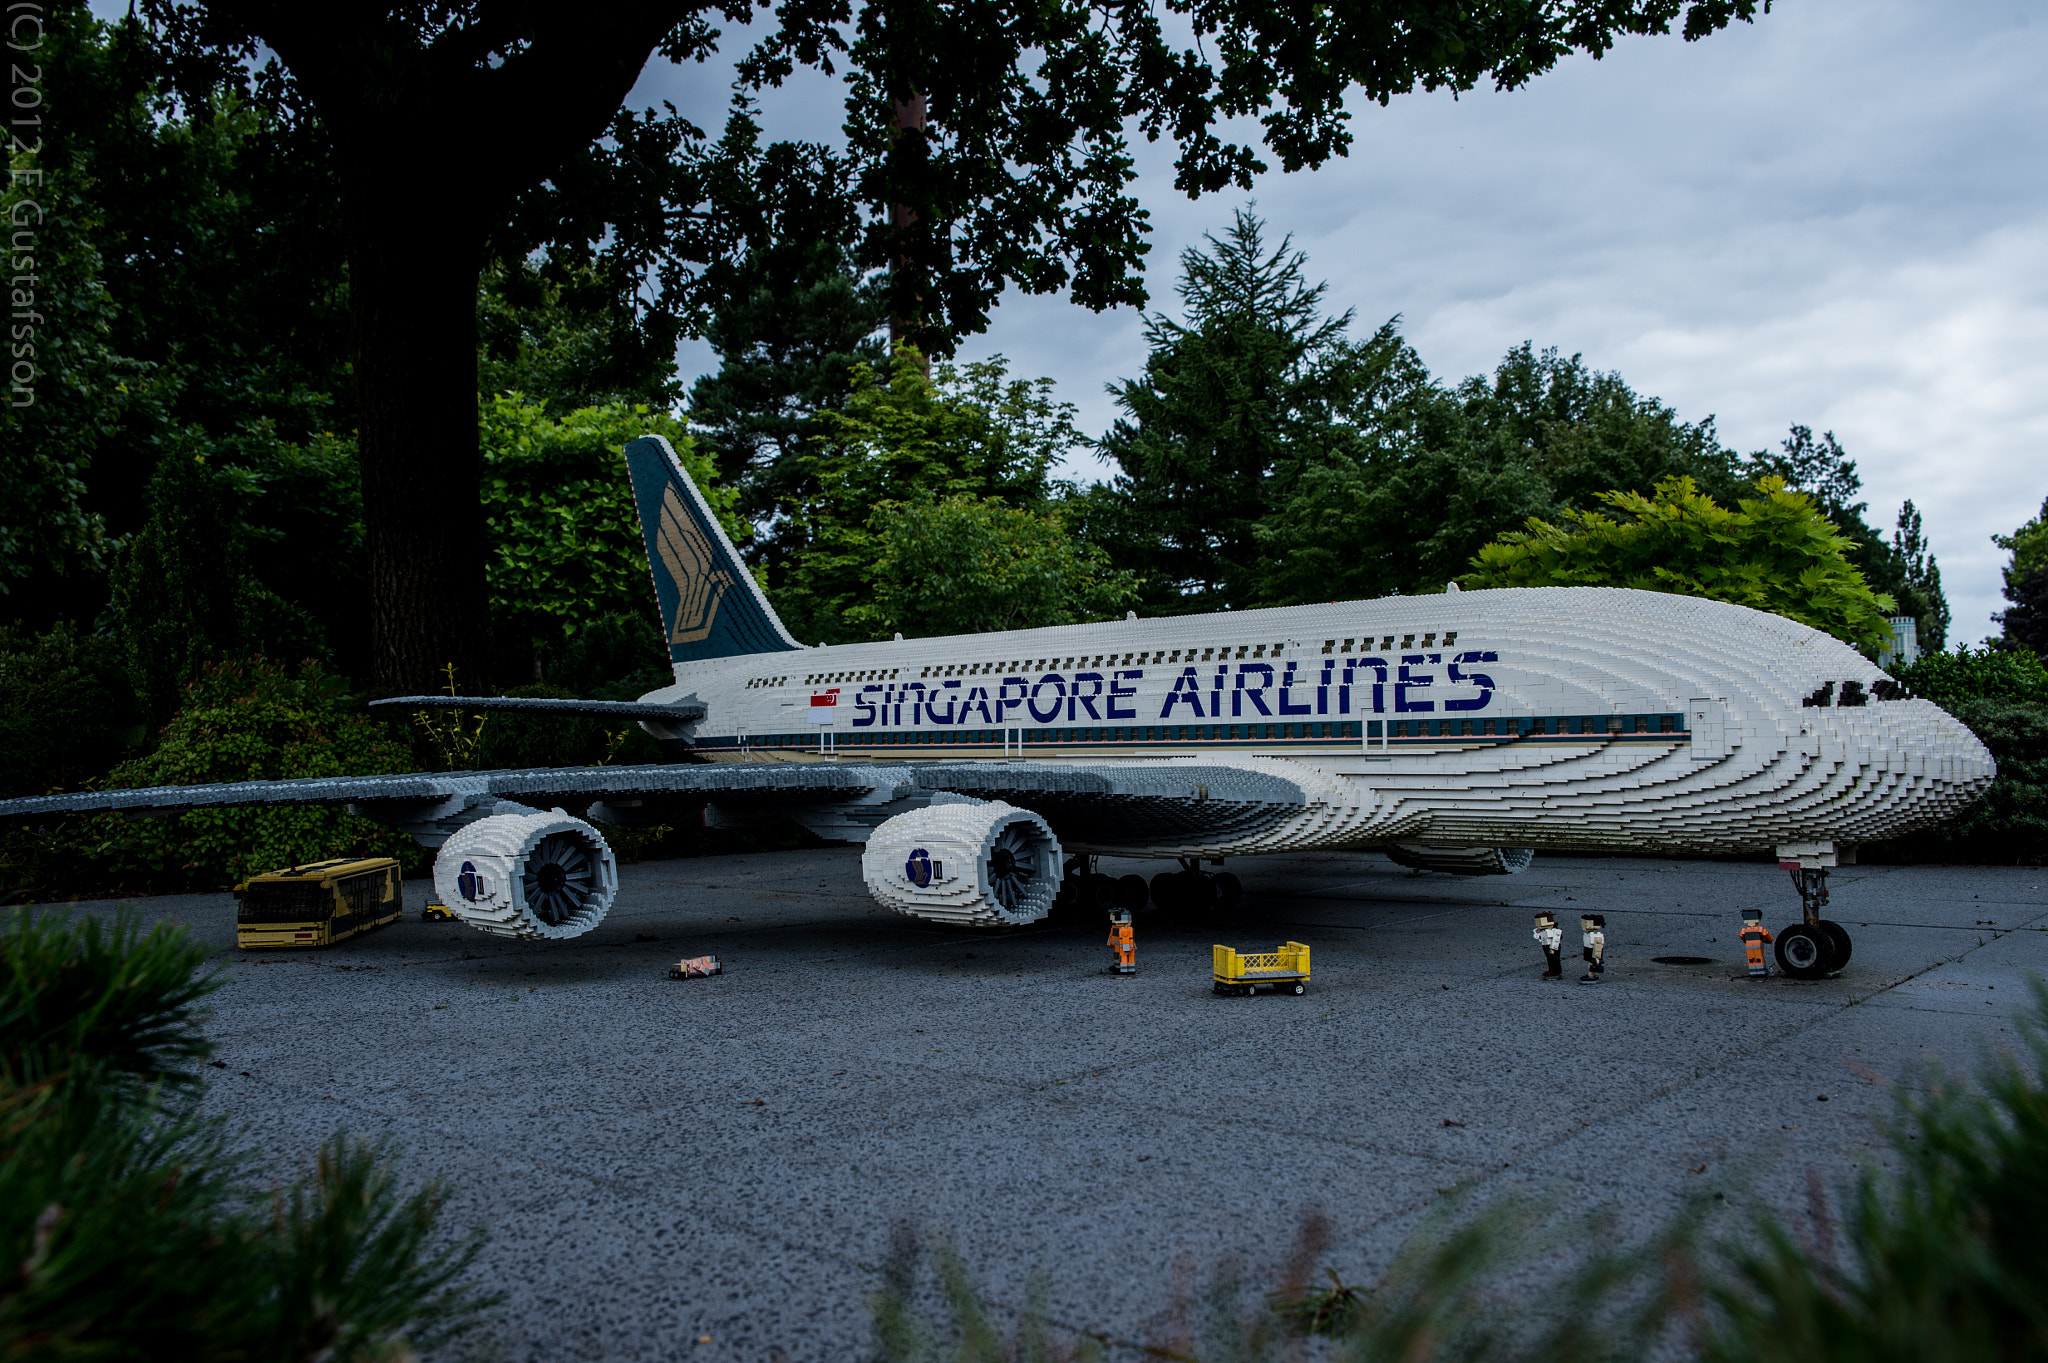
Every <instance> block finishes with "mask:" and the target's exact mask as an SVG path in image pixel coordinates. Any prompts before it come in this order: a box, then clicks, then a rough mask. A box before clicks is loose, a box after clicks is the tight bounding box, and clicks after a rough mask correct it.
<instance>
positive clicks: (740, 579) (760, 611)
mask: <svg viewBox="0 0 2048 1363" xmlns="http://www.w3.org/2000/svg"><path fill="white" fill-rule="evenodd" d="M626 470H627V472H628V473H629V474H630V475H631V476H632V479H633V503H634V505H635V506H636V507H637V508H638V509H639V512H640V533H641V535H642V536H643V537H644V538H645V539H646V541H647V567H648V570H649V571H650V572H651V573H653V575H654V599H655V601H657V602H658V603H659V604H660V606H661V627H662V629H663V631H664V632H665V633H666V634H667V635H668V656H669V657H670V659H671V660H673V661H675V662H678V663H695V662H703V661H705V660H706V659H709V658H736V657H741V656H743V655H745V654H749V653H781V652H785V651H787V650H789V649H793V648H801V647H803V645H801V644H799V643H797V641H796V640H794V639H792V638H790V637H789V631H788V630H786V629H784V628H783V627H782V621H780V620H778V619H776V618H775V611H774V609H773V608H772V607H771V606H769V604H768V598H767V597H765V596H763V595H762V594H761V589H760V587H758V586H757V585H755V583H754V575H753V574H752V573H750V572H748V571H747V569H746V565H745V564H743V563H741V562H740V556H739V554H738V553H736V552H735V551H734V550H733V547H732V541H731V540H729V539H727V538H726V537H725V530H724V529H723V528H722V527H721V526H720V525H719V524H718V517H716V516H714V515H712V514H711V508H710V506H709V505H707V504H706V503H705V501H704V494H703V493H701V492H699V491H697V485H696V484H695V483H692V482H691V481H690V475H689V474H687V473H685V472H683V466H682V463H681V461H679V460H678V459H677V458H676V452H675V451H674V450H672V449H670V448H669V443H668V441H666V440H663V439H662V438H661V437H660V436H658V435H643V436H641V437H640V438H639V439H638V440H635V441H633V442H632V443H631V444H629V445H627V446H626Z"/></svg>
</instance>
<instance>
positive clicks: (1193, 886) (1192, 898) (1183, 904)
mask: <svg viewBox="0 0 2048 1363" xmlns="http://www.w3.org/2000/svg"><path fill="white" fill-rule="evenodd" d="M1180 911H1181V912H1182V913H1184V914H1186V915H1187V916H1188V917H1190V918H1206V917H1208V916H1209V915H1210V914H1212V913H1214V912H1216V882H1215V881H1214V880H1211V879H1210V878H1209V877H1208V876H1205V875H1203V874H1202V873H1201V872H1200V871H1182V872H1181V873H1180Z"/></svg>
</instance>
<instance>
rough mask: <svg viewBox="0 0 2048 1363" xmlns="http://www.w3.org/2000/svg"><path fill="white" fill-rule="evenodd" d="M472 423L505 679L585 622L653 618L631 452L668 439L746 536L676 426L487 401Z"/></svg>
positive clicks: (510, 400)
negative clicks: (506, 663)
mask: <svg viewBox="0 0 2048 1363" xmlns="http://www.w3.org/2000/svg"><path fill="white" fill-rule="evenodd" d="M477 422H478V430H479V436H478V442H479V444H480V445H481V446H482V448H483V451H484V484H483V500H484V515H485V522H484V524H485V527H486V532H487V534H488V535H489V539H490V546H491V557H490V561H489V566H488V578H487V580H488V582H489V586H490V604H491V611H492V618H493V621H494V623H495V625H496V627H497V631H498V634H499V636H500V641H501V643H502V645H503V646H504V647H505V648H506V649H507V651H508V658H510V659H511V660H512V661H513V662H514V663H515V664H521V665H523V666H512V667H508V668H507V671H508V672H509V673H513V674H516V673H517V672H519V671H524V670H531V668H532V666H533V660H534V659H535V658H536V657H539V656H541V655H543V654H545V653H547V652H549V651H558V650H559V649H560V648H561V647H562V646H563V645H564V644H565V643H566V642H567V641H568V640H569V639H571V638H573V637H574V636H575V635H576V634H577V633H578V632H579V631H580V630H582V629H584V628H585V627H587V626H588V625H590V624H591V623H592V622H595V621H598V620H602V619H605V618H607V617H609V616H614V615H626V616H638V617H642V618H647V617H651V616H653V615H654V610H655V607H654V593H653V589H652V587H650V586H649V585H648V578H647V546H646V543H645V541H644V540H643V539H642V537H641V533H640V521H639V517H638V515H637V514H636V512H635V511H634V507H633V489H632V486H631V485H630V484H629V483H628V482H627V480H626V459H625V447H626V443H627V442H628V441H630V440H634V439H636V438H638V437H640V436H642V435H659V436H664V437H666V438H667V440H668V442H669V444H670V445H672V446H673V447H674V448H675V451H676V454H677V456H678V457H679V458H680V459H681V460H682V461H683V467H684V468H685V469H687V470H688V471H689V474H690V476H691V478H692V479H694V480H695V481H696V483H697V486H698V488H699V489H701V490H702V491H703V493H704V495H705V497H706V499H707V500H708V501H709V502H710V503H711V506H712V508H713V510H714V511H716V512H717V513H718V515H719V519H720V522H721V524H723V525H724V526H725V529H726V533H727V534H734V533H735V532H737V531H740V530H742V529H743V526H742V523H741V522H740V521H739V519H738V518H737V517H736V516H735V515H734V514H733V511H732V507H733V502H734V496H733V494H732V492H731V491H730V490H728V489H725V488H722V487H720V486H719V485H718V484H717V483H715V482H714V481H713V478H714V476H715V475H714V471H713V469H712V467H711V461H710V460H709V459H707V458H705V457H704V455H702V454H701V453H699V452H698V450H697V447H696V443H695V442H694V441H693V440H692V439H691V438H690V433H689V431H688V430H687V429H686V428H685V426H684V424H683V422H682V421H681V420H679V419H677V418H675V417H672V416H669V415H667V414H665V413H661V412H650V411H648V409H647V408H645V407H641V406H628V405H627V404H626V403H624V402H612V403H609V404H606V405H605V406H601V407H585V408H582V409H580V410H577V411H572V412H567V413H565V414H563V415H562V416H561V417H560V418H559V419H557V418H554V417H550V416H549V415H548V414H547V411H546V409H545V408H544V407H543V406H542V405H541V404H539V403H537V402H531V401H528V400H527V399H526V398H524V397H523V396H522V395H520V394H518V393H512V394H506V395H502V396H499V397H494V398H489V399H487V400H485V401H484V402H483V403H482V404H481V406H480V409H479V412H478V417H477ZM449 661H451V662H452V661H454V660H453V659H450V660H449ZM459 680H460V678H459V676H458V681H459Z"/></svg>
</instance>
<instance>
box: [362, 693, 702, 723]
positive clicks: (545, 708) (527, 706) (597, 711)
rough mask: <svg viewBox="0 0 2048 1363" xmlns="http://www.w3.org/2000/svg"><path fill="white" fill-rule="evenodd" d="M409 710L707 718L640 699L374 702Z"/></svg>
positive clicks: (698, 708)
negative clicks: (511, 711) (507, 711)
mask: <svg viewBox="0 0 2048 1363" xmlns="http://www.w3.org/2000/svg"><path fill="white" fill-rule="evenodd" d="M370 706H371V708H372V709H374V708H376V707H378V706H403V707H405V708H406V709H408V710H518V711H523V712H525V713H527V714H536V715H585V716H588V717H590V718H592V719H666V720H671V721H673V722H676V723H679V724H687V723H689V722H690V721H692V720H698V719H702V718H704V706H703V703H702V702H700V701H694V700H692V701H684V702H682V703H680V704H676V705H651V704H649V703H647V702H646V701H639V700H550V699H547V698H545V697H541V696H389V697H387V698H385V699H383V700H373V701H371V702H370Z"/></svg>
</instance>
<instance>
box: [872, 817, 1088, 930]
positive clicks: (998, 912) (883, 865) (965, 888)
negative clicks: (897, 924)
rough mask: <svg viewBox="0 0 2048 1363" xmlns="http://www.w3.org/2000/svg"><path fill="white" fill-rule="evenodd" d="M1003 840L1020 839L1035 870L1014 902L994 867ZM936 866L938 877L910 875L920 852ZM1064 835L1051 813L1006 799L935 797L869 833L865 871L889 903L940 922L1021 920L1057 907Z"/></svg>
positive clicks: (876, 893) (1015, 922)
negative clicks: (994, 876) (937, 800)
mask: <svg viewBox="0 0 2048 1363" xmlns="http://www.w3.org/2000/svg"><path fill="white" fill-rule="evenodd" d="M999 843H1003V844H1006V845H1010V846H1016V847H1021V848H1022V849H1023V850H1024V852H1025V854H1026V855H1027V856H1028V858H1029V864H1030V873H1029V875H1028V877H1027V879H1026V881H1025V883H1024V884H1023V885H1022V886H1021V887H1020V892H1019V893H1018V894H1017V895H1015V896H1014V897H1013V898H1014V902H1013V903H1010V904H1005V903H1004V902H1003V901H1002V900H1001V898H999V897H998V895H997V893H996V888H995V886H994V884H993V883H992V880H991V877H990V874H989V869H990V860H991V857H992V856H993V854H994V853H995V851H996V848H997V846H998V844H999ZM918 851H922V852H923V853H924V855H925V860H926V863H927V864H928V865H930V866H931V867H932V868H933V873H932V876H931V881H930V883H929V884H927V885H922V886H921V885H918V884H917V883H916V882H915V881H913V880H912V879H911V878H910V874H909V865H910V861H911V856H912V854H913V853H914V852H918ZM1062 860H1063V858H1062V854H1061V851H1060V842H1059V839H1058V838H1056V837H1054V836H1053V832H1052V829H1051V828H1050V827H1048V826H1047V824H1046V822H1045V820H1044V819H1042V818H1040V817H1039V816H1038V815H1036V814H1034V813H1032V812H1031V811H1030V810H1028V809H1018V808H1016V807H1015V806H1013V805H1008V804H1004V803H1003V802H1002V801H1000V800H989V801H975V802H971V803H970V802H961V803H957V804H934V805H930V806H928V807H926V808H924V809H913V810H910V811H909V812H907V813H904V814H898V815H897V816H896V817H895V818H893V819H889V820H887V821H886V822H884V823H882V824H881V825H880V826H878V827H877V828H876V829H875V830H874V832H872V833H870V834H869V835H868V840H867V845H866V847H865V848H864V849H863V850H862V852H861V858H860V869H861V877H862V879H864V880H865V881H866V882H867V887H868V892H869V893H870V894H872V895H873V896H874V897H875V900H876V902H877V903H879V904H881V905H882V906H883V907H884V908H889V909H894V910H895V911H896V912H898V913H903V914H909V915H911V916H913V917H916V918H929V919H933V920H935V921H937V922H941V923H958V924H962V925H979V926H985V927H999V926H1008V927H1014V926H1017V925H1019V924H1023V923H1035V922H1037V921H1038V920H1039V919H1041V918H1043V917H1045V916H1046V915H1047V914H1048V913H1050V912H1052V901H1053V898H1054V896H1056V895H1057V894H1058V893H1059V888H1060V874H1061V870H1062Z"/></svg>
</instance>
